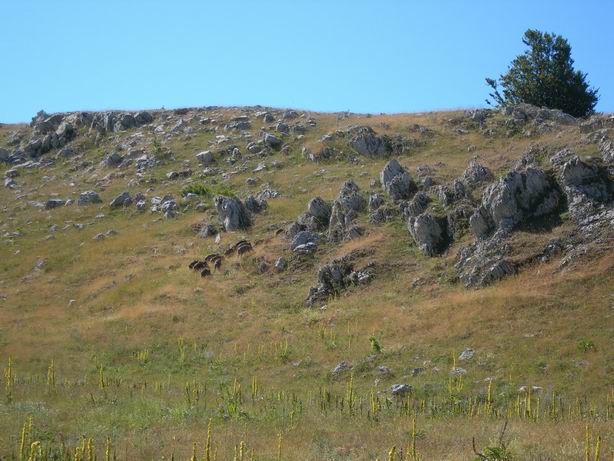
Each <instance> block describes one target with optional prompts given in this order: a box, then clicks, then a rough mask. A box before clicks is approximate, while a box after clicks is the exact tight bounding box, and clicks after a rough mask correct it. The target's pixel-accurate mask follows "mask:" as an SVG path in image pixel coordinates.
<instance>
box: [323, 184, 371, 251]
mask: <svg viewBox="0 0 614 461" xmlns="http://www.w3.org/2000/svg"><path fill="white" fill-rule="evenodd" d="M366 206H367V200H366V199H365V198H364V197H363V195H362V193H361V192H360V188H359V187H358V185H357V184H356V183H355V182H354V181H352V180H351V179H348V180H347V181H346V182H345V183H344V184H343V186H342V187H341V191H340V192H339V197H337V199H336V200H335V201H334V202H333V207H332V209H331V213H330V220H329V223H328V239H329V240H330V241H331V242H340V241H341V240H346V239H347V240H349V239H353V238H356V237H359V236H360V235H361V234H362V230H361V229H360V228H359V227H357V226H354V225H353V224H352V223H353V221H354V219H356V216H357V214H358V213H359V212H361V211H363V210H364V209H365V208H366Z"/></svg>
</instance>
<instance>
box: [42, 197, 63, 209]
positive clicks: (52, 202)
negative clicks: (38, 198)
mask: <svg viewBox="0 0 614 461" xmlns="http://www.w3.org/2000/svg"><path fill="white" fill-rule="evenodd" d="M64 205H66V200H62V199H58V198H52V199H49V200H47V201H46V202H45V210H52V209H54V208H59V207H61V206H64Z"/></svg>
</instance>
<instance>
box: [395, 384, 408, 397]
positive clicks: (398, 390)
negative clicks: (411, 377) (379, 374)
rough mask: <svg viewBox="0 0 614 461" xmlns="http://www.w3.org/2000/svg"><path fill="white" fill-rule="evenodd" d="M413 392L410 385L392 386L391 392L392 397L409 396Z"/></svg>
mask: <svg viewBox="0 0 614 461" xmlns="http://www.w3.org/2000/svg"><path fill="white" fill-rule="evenodd" d="M413 390H414V388H413V387H412V386H410V385H409V384H393V385H392V386H390V392H391V393H392V395H396V396H403V395H407V394H409V393H410V392H411V391H413Z"/></svg>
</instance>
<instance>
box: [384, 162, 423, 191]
mask: <svg viewBox="0 0 614 461" xmlns="http://www.w3.org/2000/svg"><path fill="white" fill-rule="evenodd" d="M380 182H381V183H382V188H383V189H384V191H386V192H387V193H388V195H390V198H391V199H392V200H395V201H397V200H405V199H408V198H410V197H411V195H412V194H413V193H414V192H415V191H416V189H417V187H416V185H415V183H414V182H413V180H412V179H411V176H409V173H408V172H407V171H406V170H405V169H404V168H403V167H402V166H401V165H400V164H399V162H398V161H397V160H396V159H392V160H390V161H389V162H388V163H387V164H386V166H385V167H384V169H383V170H382V171H381V173H380Z"/></svg>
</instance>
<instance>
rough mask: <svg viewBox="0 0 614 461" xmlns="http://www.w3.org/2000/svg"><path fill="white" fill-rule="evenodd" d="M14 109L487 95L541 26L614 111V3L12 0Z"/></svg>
mask: <svg viewBox="0 0 614 461" xmlns="http://www.w3.org/2000/svg"><path fill="white" fill-rule="evenodd" d="M2 3H3V5H2V8H1V11H2V14H1V18H2V21H1V27H0V56H1V58H0V59H1V60H2V61H1V62H2V70H1V71H0V88H1V90H0V122H17V121H29V120H30V117H32V116H33V115H34V114H35V112H36V111H38V110H39V109H44V110H46V111H47V112H58V111H69V110H101V109H141V108H159V107H162V106H165V107H167V108H169V107H183V106H203V105H254V104H262V105H267V106H277V107H296V108H303V109H312V110H321V111H340V110H351V111H354V112H372V113H378V112H416V111H425V110H437V109H449V108H461V107H463V108H464V107H479V106H484V98H485V97H486V96H487V93H488V88H487V87H486V86H485V84H484V77H485V76H498V75H499V74H501V73H502V72H504V71H505V69H506V67H507V65H508V63H509V62H510V61H511V60H512V59H513V58H514V56H516V55H517V54H519V53H521V52H522V51H523V45H522V42H521V37H522V34H523V32H524V31H525V30H526V29H527V28H538V29H541V30H545V31H551V32H556V33H558V34H561V35H563V36H565V37H566V38H568V39H569V41H570V43H571V45H572V47H573V57H574V59H575V61H576V66H577V68H579V69H581V70H583V71H585V72H588V74H589V80H590V82H591V84H592V85H594V86H596V87H599V88H600V95H601V100H600V102H599V104H598V106H597V109H598V110H600V111H604V112H612V111H614V94H613V93H612V91H614V88H613V82H614V77H613V76H614V59H612V57H613V51H612V50H613V49H614V27H612V22H613V20H614V2H612V1H609V0H603V1H587V0H584V1H566V0H558V1H548V0H546V1H541V0H540V1H536V0H531V1H524V0H521V1H519V0H516V1H503V0H494V1H493V0H489V1H470V0H467V1H461V0H456V1H434V0H432V1H426V0H425V1H410V0H406V1H401V0H397V1H391V0H389V1H387V0H372V1H360V0H353V1H333V0H328V1H324V0H321V1H320V0H311V1H300V0H293V1H288V0H285V1H272V0H271V1H267V0H261V1H256V0H252V1H248V0H244V1H241V0H235V1H229V0H223V1H222V0H218V1H215V2H214V1H205V0H202V1H187V0H185V1H182V0H174V1H156V0H148V1H145V0H143V1H136V0H131V1H128V0H124V1H116V0H105V1H93V0H91V1H88V0H79V1H72V0H58V1H49V0H44V1H31V0H3V2H2Z"/></svg>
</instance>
